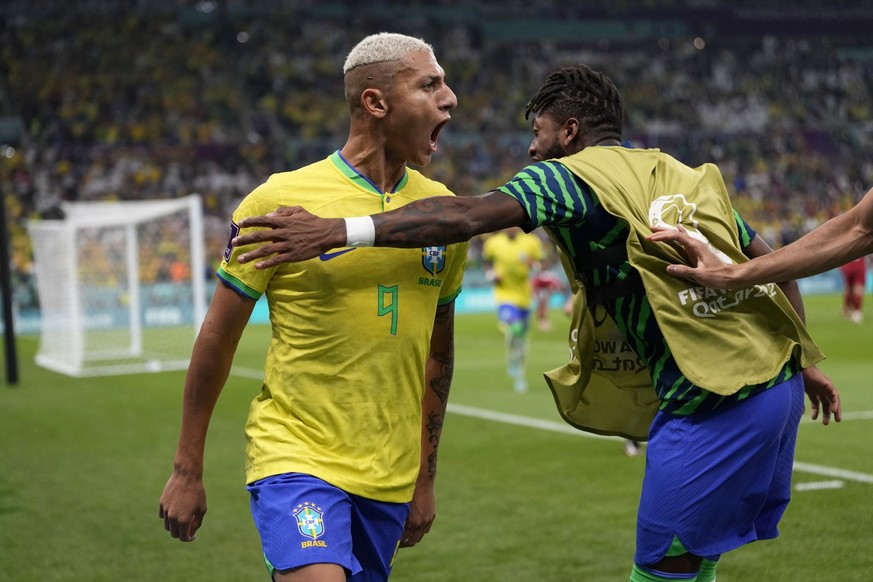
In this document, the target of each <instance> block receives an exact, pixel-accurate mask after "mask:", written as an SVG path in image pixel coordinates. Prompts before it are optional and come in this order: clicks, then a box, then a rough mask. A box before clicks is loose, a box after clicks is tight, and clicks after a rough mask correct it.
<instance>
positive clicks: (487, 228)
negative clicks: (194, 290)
mask: <svg viewBox="0 0 873 582" xmlns="http://www.w3.org/2000/svg"><path fill="white" fill-rule="evenodd" d="M371 218H372V219H373V224H374V227H375V231H376V232H375V241H374V244H373V246H377V247H403V248H415V247H423V246H435V245H444V244H451V243H456V242H463V241H467V240H470V239H471V238H473V237H474V236H476V235H477V234H483V233H486V232H494V231H496V230H501V229H503V228H507V227H509V226H522V225H524V224H527V223H528V216H527V213H526V212H525V210H524V208H523V207H522V205H521V204H520V203H519V202H518V201H517V200H516V199H515V198H513V197H511V196H509V195H507V194H504V193H502V192H498V191H492V192H488V193H487V194H482V195H480V196H435V197H432V198H425V199H422V200H418V201H416V202H412V203H410V204H407V205H406V206H403V207H401V208H398V209H396V210H391V211H389V212H384V213H382V214H374V215H373V216H372V217H371ZM239 226H240V228H251V227H263V228H266V230H257V231H253V232H248V233H246V234H243V235H241V236H238V237H236V238H235V239H234V240H233V244H234V246H240V247H242V246H247V245H252V244H260V246H258V247H256V248H253V249H252V250H250V251H247V252H245V253H243V254H242V255H240V257H239V262H240V263H248V262H251V261H257V262H256V263H255V267H257V268H258V269H266V268H269V267H273V266H275V265H279V264H281V263H294V262H298V261H305V260H307V259H311V258H314V257H317V256H318V255H319V254H320V253H323V252H326V251H329V250H330V249H335V248H340V247H344V246H348V242H349V241H348V233H347V232H346V223H345V220H344V219H342V218H320V217H318V216H315V215H313V214H311V213H309V212H307V211H306V210H304V209H303V208H300V207H298V206H294V207H290V208H285V207H283V208H279V209H277V210H276V211H275V212H271V213H270V214H267V215H266V216H253V217H250V218H246V219H244V220H242V221H241V222H240V224H239Z"/></svg>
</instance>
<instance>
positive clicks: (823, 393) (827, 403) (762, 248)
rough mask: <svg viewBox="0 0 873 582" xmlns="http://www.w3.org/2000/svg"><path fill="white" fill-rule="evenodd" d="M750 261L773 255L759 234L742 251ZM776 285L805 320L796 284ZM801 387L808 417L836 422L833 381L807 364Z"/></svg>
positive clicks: (837, 404)
mask: <svg viewBox="0 0 873 582" xmlns="http://www.w3.org/2000/svg"><path fill="white" fill-rule="evenodd" d="M743 252H744V253H745V254H746V256H748V257H749V258H750V259H752V260H753V261H758V260H761V259H762V258H763V257H767V256H770V255H772V254H773V249H771V248H770V245H768V244H767V242H766V241H765V240H764V239H762V238H761V237H760V236H756V237H755V238H754V239H752V242H751V244H750V245H749V246H748V247H747V248H746V249H745V250H744V251H743ZM778 285H779V288H780V289H782V292H783V293H785V297H786V298H787V299H788V301H789V302H790V303H791V306H792V307H793V308H794V311H796V312H797V315H798V316H799V317H800V320H801V321H802V322H803V323H806V312H805V311H804V308H803V297H801V295H800V287H798V285H797V282H796V281H793V280H792V281H783V282H780V283H779V284H778ZM802 373H803V389H804V390H805V391H806V395H807V397H809V403H810V418H812V420H818V419H819V417H821V423H822V424H824V425H827V424H830V422H831V416H833V418H834V420H835V421H837V422H840V421H841V420H842V419H843V417H842V408H841V405H840V394H839V392H837V389H836V387H835V386H834V383H833V382H832V381H831V379H830V378H829V377H828V376H827V375H826V374H825V373H824V372H822V371H821V370H819V368H818V366H811V367H809V368H804V369H803V372H802Z"/></svg>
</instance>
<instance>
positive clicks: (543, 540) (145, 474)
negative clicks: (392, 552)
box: [0, 295, 873, 582]
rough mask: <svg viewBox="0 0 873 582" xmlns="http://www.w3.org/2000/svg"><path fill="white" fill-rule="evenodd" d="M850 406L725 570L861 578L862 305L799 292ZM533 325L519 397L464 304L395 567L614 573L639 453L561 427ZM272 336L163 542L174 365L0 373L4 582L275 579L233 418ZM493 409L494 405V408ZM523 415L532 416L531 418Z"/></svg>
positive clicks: (399, 576)
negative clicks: (440, 423) (427, 469)
mask: <svg viewBox="0 0 873 582" xmlns="http://www.w3.org/2000/svg"><path fill="white" fill-rule="evenodd" d="M806 304H807V319H808V323H809V327H810V330H811V332H812V335H813V337H814V338H815V339H816V340H817V341H818V342H819V344H820V345H821V346H822V348H823V349H824V351H825V353H826V354H827V355H828V356H829V357H828V359H827V360H826V361H825V362H824V363H823V364H822V366H821V368H822V369H823V370H824V371H825V372H826V373H827V374H829V375H830V376H831V378H832V379H833V380H834V381H835V382H836V383H837V386H838V388H839V389H840V391H841V393H842V396H843V405H844V411H845V414H846V419H845V420H844V421H843V423H842V424H840V425H833V424H832V425H831V426H828V427H822V426H821V425H820V424H814V423H811V422H809V420H808V413H807V415H806V418H805V420H804V422H803V424H802V425H801V428H800V437H799V443H798V451H797V465H796V471H795V473H794V483H795V487H799V488H800V489H799V490H796V491H795V492H794V498H793V501H792V504H791V505H790V506H789V509H788V512H787V514H786V516H785V518H784V519H783V521H782V525H781V533H782V535H781V536H780V538H778V539H777V540H774V541H769V542H760V543H754V544H751V545H749V546H746V547H744V548H741V549H739V550H737V551H736V552H732V553H731V554H728V555H726V556H725V557H724V558H723V560H722V563H721V565H720V568H719V580H723V581H726V582H727V581H740V580H741V581H744V582H755V581H761V582H765V581H766V582H769V581H772V580H798V581H805V580H810V581H813V580H814V581H830V580H833V581H837V580H839V581H847V580H869V579H870V572H871V571H873V553H871V552H870V551H869V539H870V537H869V527H868V524H869V523H870V522H871V521H873V503H871V502H870V499H871V496H873V455H871V454H870V450H871V446H873V390H871V383H873V380H871V379H873V300H869V298H868V305H867V308H866V320H865V322H864V323H863V324H862V325H853V324H851V323H849V322H847V321H846V320H844V319H843V318H842V316H841V314H840V298H839V297H838V296H836V295H831V296H814V297H807V298H806ZM552 318H553V321H554V331H550V332H541V331H539V330H537V329H534V330H533V331H532V337H531V353H530V364H529V367H528V376H529V381H530V384H531V388H530V391H529V392H528V393H526V394H522V395H519V394H516V393H515V392H514V391H513V390H512V385H511V383H510V381H509V379H508V378H507V377H506V376H505V374H504V372H503V357H504V356H503V344H502V341H501V338H500V336H499V334H498V332H497V328H496V322H495V317H494V315H493V314H476V315H464V316H459V317H458V320H457V324H456V328H457V331H456V336H457V337H456V344H457V345H456V371H455V381H454V385H453V388H452V394H451V398H450V402H451V406H452V409H451V412H450V414H449V416H448V418H447V421H446V425H445V430H444V434H443V442H442V446H441V452H440V461H439V477H438V517H437V520H436V522H435V524H434V527H433V529H432V531H431V533H430V534H428V535H427V536H426V537H425V539H424V541H423V542H422V543H421V544H420V545H419V546H417V547H415V548H410V549H404V550H401V552H400V554H399V557H398V561H397V565H396V567H395V571H394V576H393V577H392V580H394V581H396V582H428V581H433V582H437V581H439V582H453V581H458V582H468V581H486V582H490V581H509V582H513V581H530V580H536V581H545V582H550V581H573V582H576V581H584V582H600V581H604V582H605V581H614V580H618V581H623V580H627V576H628V573H629V571H630V566H631V560H632V556H633V543H634V542H633V540H634V517H635V511H636V503H637V499H638V495H639V486H640V480H641V478H642V474H643V467H644V463H645V461H644V459H643V458H642V457H636V458H629V457H626V456H625V455H624V451H623V447H622V443H621V441H620V440H617V439H608V438H591V437H588V436H585V435H583V434H581V433H573V432H572V431H567V430H566V427H565V426H564V425H563V423H562V421H561V420H560V418H559V417H558V414H557V412H556V411H555V409H554V404H553V401H552V398H551V395H550V394H549V392H548V389H547V388H546V386H545V384H544V382H543V381H542V379H541V375H540V373H541V372H542V371H544V370H547V369H551V368H553V367H556V366H558V365H561V364H562V363H564V360H565V359H566V357H567V348H566V342H565V334H566V325H567V322H566V319H565V317H564V316H563V314H562V313H560V312H559V311H556V312H554V313H553V314H552ZM268 338H269V329H268V328H267V327H265V326H252V327H250V328H249V329H248V330H247V331H246V334H245V336H244V338H243V342H242V344H241V346H240V349H239V352H238V354H237V357H236V359H235V368H234V374H233V376H232V377H231V379H230V380H229V382H228V384H227V386H226V387H225V390H224V393H223V395H222V397H221V399H220V401H219V404H218V407H217V409H216V412H215V416H214V418H213V422H212V426H211V429H210V434H209V440H208V444H207V462H206V475H205V479H206V487H207V494H208V501H209V512H208V513H207V515H206V519H205V523H204V526H203V528H202V529H201V530H200V532H199V534H198V538H197V540H196V541H195V542H194V543H192V544H182V543H179V542H177V541H175V540H172V539H171V538H170V537H169V535H168V534H167V533H166V532H165V531H164V529H163V524H162V521H161V520H160V519H159V518H158V511H157V507H158V497H159V496H160V493H161V490H162V489H163V486H164V483H165V481H166V479H167V476H168V475H169V472H170V469H171V462H172V457H173V453H174V451H175V446H176V439H177V435H178V424H179V414H180V408H181V393H182V380H183V373H181V372H165V373H160V374H141V375H132V376H116V377H106V378H84V379H72V378H68V377H65V376H61V375H58V374H55V373H52V372H49V371H46V370H43V369H40V368H38V367H36V366H35V365H34V364H33V354H34V352H35V350H36V338H34V337H29V336H26V337H21V338H19V340H18V348H19V353H20V360H21V370H20V373H21V380H20V382H19V384H18V385H17V386H13V387H5V386H0V467H2V471H0V580H5V581H10V582H18V581H31V580H41V581H70V582H83V581H85V582H99V581H116V580H137V581H140V580H141V581H152V580H169V581H180V582H181V581H184V582H196V581H200V580H204V581H205V580H210V581H211V580H228V581H234V582H236V581H250V580H251V581H258V580H264V581H266V580H268V577H267V574H266V570H265V569H264V567H263V565H262V562H261V559H260V546H259V541H258V538H257V533H256V531H255V529H254V526H253V525H252V522H251V517H250V515H249V512H248V497H247V494H246V492H245V490H244V489H243V446H244V442H243V433H242V428H243V421H244V418H245V414H246V410H247V406H248V402H249V400H250V399H251V398H252V397H253V396H254V395H255V394H256V393H257V391H258V389H259V379H258V376H259V373H260V369H261V364H262V361H263V354H264V350H265V348H266V345H267V341H268ZM495 412H496V413H501V414H502V416H496V417H494V416H489V414H491V413H495ZM527 419H533V420H535V421H538V422H539V424H537V423H534V422H531V421H530V420H527Z"/></svg>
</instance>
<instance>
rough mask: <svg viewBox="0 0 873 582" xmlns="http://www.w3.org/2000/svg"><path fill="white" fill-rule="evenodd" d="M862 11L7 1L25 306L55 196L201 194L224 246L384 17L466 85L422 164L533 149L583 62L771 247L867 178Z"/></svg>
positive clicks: (439, 175) (321, 114)
mask: <svg viewBox="0 0 873 582" xmlns="http://www.w3.org/2000/svg"><path fill="white" fill-rule="evenodd" d="M576 4H579V5H583V4H584V8H582V7H580V6H576ZM764 4H766V6H764ZM871 25H873V8H865V7H864V3H858V2H845V1H842V0H832V1H830V2H821V1H812V0H807V1H795V2H789V1H787V0H780V1H776V2H767V3H761V2H755V1H750V0H740V1H736V2H716V1H714V0H709V1H707V0H697V1H694V0H685V1H681V0H675V1H672V2H671V1H666V2H665V1H656V0H648V1H645V0H644V1H641V2H632V1H630V0H626V1H607V0H600V1H597V2H585V3H572V2H561V1H560V0H547V1H531V2H522V1H519V0H481V1H478V2H475V3H470V2H467V3H459V2H449V1H446V0H442V1H439V0H431V1H430V2H419V1H416V0H409V1H407V2H403V3H400V2H395V1H393V0H381V1H380V0H369V1H368V2H366V3H358V2H351V1H346V2H341V1H337V0H297V1H293V0H257V1H247V0H188V1H181V2H176V1H172V2H171V1H167V0H151V1H146V0H138V1H122V0H82V1H79V2H75V3H73V2H66V1H62V0H54V1H49V0H7V1H5V2H4V8H3V10H2V14H0V72H2V74H0V193H2V195H3V197H4V204H5V205H6V212H7V220H8V221H9V223H10V230H11V238H12V256H13V271H14V278H15V281H14V284H15V288H16V293H17V297H16V302H17V303H18V305H19V306H21V305H22V304H24V305H27V304H28V303H31V302H34V301H35V294H34V293H33V291H32V289H33V286H32V283H31V282H30V280H31V276H30V273H31V268H32V265H31V254H30V246H29V242H28V239H27V236H26V231H25V221H26V220H27V219H29V218H35V217H52V216H57V215H58V208H59V206H60V204H61V202H62V201H75V200H111V199H119V200H138V199H152V198H168V197H173V198H175V197H179V196H182V195H186V194H188V193H191V192H196V193H199V194H200V195H201V197H202V199H203V202H204V208H205V210H206V214H207V228H206V232H207V235H208V245H207V248H209V249H210V253H211V255H210V257H208V259H207V261H208V262H211V263H212V264H213V265H214V264H216V262H217V261H218V259H219V257H220V255H221V249H223V247H224V244H225V242H226V238H227V233H228V226H227V221H228V217H229V215H230V213H231V211H232V210H233V208H234V207H235V206H236V204H237V202H238V200H239V199H240V198H241V197H242V196H244V195H245V194H247V193H248V192H249V191H250V190H251V189H252V188H254V187H255V186H256V185H257V184H259V183H260V182H262V181H263V180H264V179H266V177H267V176H268V175H269V174H271V173H273V172H277V171H283V170H287V169H290V168H295V167H298V166H300V165H303V164H306V163H310V162H312V161H315V160H318V159H321V158H323V157H324V156H326V155H327V154H328V153H330V152H331V151H333V150H335V149H337V148H339V147H341V146H342V145H343V143H344V139H345V135H346V132H347V112H346V106H345V103H344V100H343V92H342V63H343V60H344V58H345V55H346V53H347V52H348V50H349V49H350V48H351V47H352V46H353V45H354V44H355V43H356V42H357V41H358V40H360V39H361V38H362V37H363V36H365V35H366V34H370V33H373V32H380V31H392V32H403V33H406V34H412V35H416V36H421V37H422V38H424V39H425V40H426V41H428V42H430V43H431V44H433V45H434V47H435V50H436V53H437V57H438V59H439V60H440V63H441V64H442V65H443V67H444V68H445V70H446V74H447V80H448V82H449V84H450V86H451V87H452V88H453V89H454V91H455V92H456V93H457V95H458V99H459V107H458V108H457V110H456V111H455V112H453V121H452V122H451V123H450V124H449V126H448V128H447V129H446V130H445V131H444V132H443V135H442V138H441V143H440V151H439V152H438V153H437V155H436V156H434V159H433V162H432V164H431V165H430V166H429V167H428V168H426V169H425V170H424V171H425V173H426V174H428V175H430V176H432V177H435V178H436V179H439V180H441V181H443V182H445V183H446V184H447V185H448V186H449V187H450V188H451V189H453V190H454V191H455V192H457V193H458V194H460V195H465V194H475V193H479V192H483V191H486V190H488V189H490V188H491V187H493V186H495V185H498V184H500V183H502V182H503V181H505V180H506V179H508V178H509V177H511V176H512V174H513V173H514V172H515V171H516V170H517V169H519V168H520V167H521V166H522V165H524V164H525V163H527V161H528V158H527V145H528V143H529V142H530V131H529V126H528V123H527V122H526V121H525V120H524V119H523V116H522V111H523V108H524V105H525V103H526V102H527V100H528V98H529V97H530V96H531V95H532V94H533V92H534V91H535V90H536V89H537V88H538V87H539V85H540V84H541V83H542V81H543V80H544V78H545V76H546V75H547V74H548V73H549V72H550V71H551V70H553V69H555V68H557V67H559V66H562V65H565V64H574V63H578V62H585V63H587V64H589V65H591V66H593V67H594V68H597V69H600V70H602V71H604V72H605V73H607V74H608V75H609V76H610V77H612V79H613V80H614V81H615V83H616V84H617V86H618V87H619V89H620V90H621V91H622V93H623V95H624V98H625V107H626V126H625V127H626V131H625V136H626V138H627V140H628V142H629V143H630V144H632V145H635V146H639V147H659V148H661V149H663V150H665V151H667V152H669V153H671V154H673V155H674V156H676V157H677V158H679V159H681V160H682V161H684V162H686V163H689V164H692V165H697V164H700V163H704V162H710V161H711V162H716V163H718V164H719V166H720V167H721V169H722V172H723V174H724V176H725V180H726V182H727V183H728V186H729V189H730V191H731V194H732V196H733V198H734V201H735V206H736V208H737V210H738V211H739V212H740V213H741V214H742V215H743V216H744V217H745V218H746V219H747V220H748V221H749V222H751V223H752V224H753V226H755V227H756V228H757V229H758V231H759V233H760V234H761V235H762V236H764V237H765V238H766V239H767V240H768V242H770V244H771V245H773V246H774V247H778V246H781V245H783V244H786V243H788V242H790V241H791V240H793V239H794V238H796V237H797V236H799V235H800V234H803V233H804V232H806V231H808V230H809V229H811V228H813V227H814V226H816V225H818V224H819V223H820V222H822V221H824V220H826V219H827V218H829V217H831V216H833V215H834V214H836V213H839V212H842V211H844V210H845V209H847V208H848V207H849V206H850V205H852V204H853V203H854V202H855V201H857V200H858V199H859V198H860V196H861V195H862V194H863V193H864V192H866V190H867V189H868V188H869V187H870V186H873V158H871V156H870V155H869V152H870V150H871V148H870V146H871V142H873V111H871V103H873V40H870V38H869V34H868V31H869V30H870V29H871ZM473 248H474V249H475V248H477V246H476V245H474V246H473ZM89 252H93V249H91V251H89ZM475 263H476V257H473V260H472V264H475ZM95 264H98V263H97V262H96V261H95ZM155 268H158V267H157V266H156V267H155Z"/></svg>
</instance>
